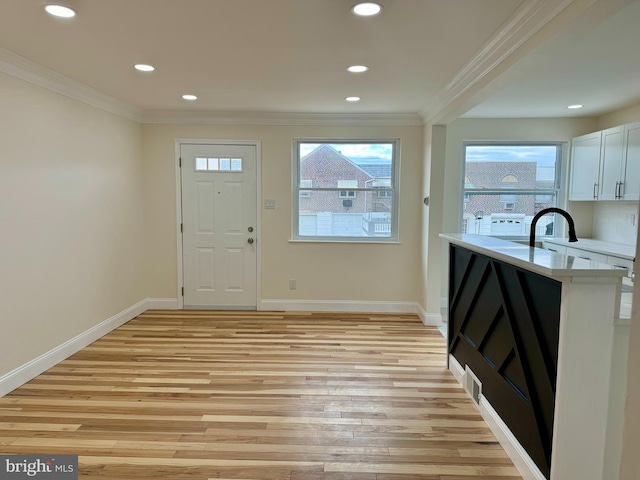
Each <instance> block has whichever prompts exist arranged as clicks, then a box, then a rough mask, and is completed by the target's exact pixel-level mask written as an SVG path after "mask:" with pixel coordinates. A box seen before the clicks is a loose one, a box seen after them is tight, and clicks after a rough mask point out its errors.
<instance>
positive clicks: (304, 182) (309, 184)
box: [299, 180, 313, 198]
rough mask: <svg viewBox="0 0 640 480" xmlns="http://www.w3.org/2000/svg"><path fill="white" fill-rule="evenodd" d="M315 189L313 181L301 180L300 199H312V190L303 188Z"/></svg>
mask: <svg viewBox="0 0 640 480" xmlns="http://www.w3.org/2000/svg"><path fill="white" fill-rule="evenodd" d="M311 187H313V181H312V180H301V181H300V190H299V193H300V195H299V196H300V198H302V197H306V198H309V197H311V190H302V189H303V188H311Z"/></svg>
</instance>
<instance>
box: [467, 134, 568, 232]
mask: <svg viewBox="0 0 640 480" xmlns="http://www.w3.org/2000/svg"><path fill="white" fill-rule="evenodd" d="M563 152H564V148H563V144H561V143H544V142H540V143H497V142H495V143H494V142H491V143H489V142H484V143H475V142H469V143H466V144H465V162H464V184H463V188H462V196H463V201H462V212H461V216H460V227H461V229H464V231H465V232H472V233H479V234H482V235H497V236H510V237H520V236H522V237H527V236H528V235H529V233H530V230H531V220H532V219H533V217H534V216H535V214H536V213H538V212H539V211H540V210H542V209H544V208H547V207H555V206H557V205H559V204H561V194H562V191H561V189H560V185H561V172H562V158H563V154H564V153H563ZM507 191H508V192H507ZM554 220H555V216H554V215H545V216H544V217H542V218H541V219H540V221H539V222H538V223H537V225H536V234H538V235H544V234H545V233H546V232H547V231H549V230H551V231H552V230H553V225H554ZM548 225H549V227H547V226H548ZM551 234H552V235H553V233H551Z"/></svg>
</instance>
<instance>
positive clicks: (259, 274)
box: [175, 138, 262, 310]
mask: <svg viewBox="0 0 640 480" xmlns="http://www.w3.org/2000/svg"><path fill="white" fill-rule="evenodd" d="M183 143H184V144H192V145H193V144H196V145H229V144H233V145H248V146H255V148H256V190H257V191H256V202H257V205H256V235H255V239H256V308H257V309H258V310H260V299H261V298H262V214H261V212H262V210H261V205H262V200H261V199H262V142H261V141H260V140H221V139H194V138H176V140H175V184H176V239H177V241H176V243H177V252H176V253H177V259H178V262H177V263H178V272H177V273H178V276H177V278H178V286H177V291H176V296H177V298H178V309H179V310H182V309H183V308H184V297H183V296H182V287H183V285H184V276H183V270H182V269H183V261H182V247H183V245H182V232H181V230H180V226H181V225H182V180H181V172H180V146H181V145H182V144H183Z"/></svg>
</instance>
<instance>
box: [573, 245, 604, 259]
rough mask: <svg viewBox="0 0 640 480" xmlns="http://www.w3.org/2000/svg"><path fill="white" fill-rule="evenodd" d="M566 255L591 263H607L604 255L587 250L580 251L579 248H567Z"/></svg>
mask: <svg viewBox="0 0 640 480" xmlns="http://www.w3.org/2000/svg"><path fill="white" fill-rule="evenodd" d="M567 255H571V256H572V257H576V258H584V259H585V260H591V261H592V262H599V263H607V256H606V255H603V254H602V253H596V252H591V251H589V250H582V249H580V248H573V247H567Z"/></svg>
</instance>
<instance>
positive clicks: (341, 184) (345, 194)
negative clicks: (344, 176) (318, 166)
mask: <svg viewBox="0 0 640 480" xmlns="http://www.w3.org/2000/svg"><path fill="white" fill-rule="evenodd" d="M338 188H340V189H342V190H340V191H339V192H338V196H339V197H340V198H356V191H355V190H345V189H347V188H358V180H338Z"/></svg>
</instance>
